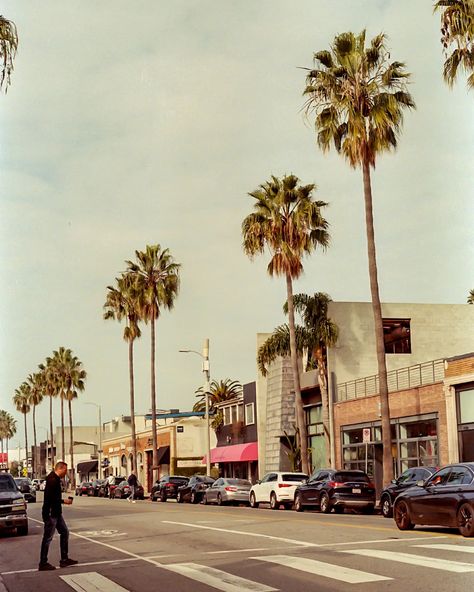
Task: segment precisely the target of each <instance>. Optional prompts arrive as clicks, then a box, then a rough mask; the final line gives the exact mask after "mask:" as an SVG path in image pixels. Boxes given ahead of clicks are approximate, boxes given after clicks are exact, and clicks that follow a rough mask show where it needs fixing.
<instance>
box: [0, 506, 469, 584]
mask: <svg viewBox="0 0 474 592" xmlns="http://www.w3.org/2000/svg"><path fill="white" fill-rule="evenodd" d="M28 513H29V516H30V534H29V535H28V536H26V537H18V536H7V535H4V534H2V535H0V592H5V589H6V590H7V591H8V592H24V591H25V592H26V591H28V592H32V591H33V590H34V592H71V591H72V590H76V591H82V592H92V591H94V592H124V591H125V592H127V591H128V592H148V591H150V592H156V591H167V592H181V591H186V592H187V591H192V592H212V591H213V590H216V589H217V590H222V591H224V592H247V591H252V592H272V591H273V590H275V591H276V590H281V591H290V592H300V591H312V590H317V591H318V592H324V591H336V590H337V591H340V590H344V591H346V590H351V589H353V590H354V591H355V592H356V591H358V590H364V592H378V591H379V590H390V591H403V592H415V591H420V592H425V591H428V590H429V591H430V592H434V591H441V590H442V591H443V592H461V591H462V592H466V591H467V590H470V589H472V587H473V584H474V539H464V538H463V537H461V536H460V535H458V534H457V533H456V532H455V531H452V530H451V531H450V530H446V529H434V528H424V529H422V528H419V527H417V528H416V529H415V530H413V531H411V532H400V531H399V530H398V529H397V528H396V526H395V524H394V522H393V521H392V520H387V519H385V518H383V517H381V516H362V515H357V514H347V513H346V514H343V515H336V514H330V515H324V514H320V513H318V512H305V513H301V514H298V513H296V512H294V511H288V510H283V509H281V510H278V511H273V510H270V509H269V508H268V509H267V508H265V507H260V508H259V509H251V508H246V507H215V506H203V505H201V504H199V505H191V504H177V503H176V502H174V501H169V502H167V503H160V502H157V503H152V502H150V501H137V503H136V504H131V503H129V502H127V501H126V500H108V499H102V498H87V497H76V498H75V499H74V503H73V505H72V506H69V507H67V506H64V516H65V519H66V522H67V523H68V525H69V528H70V531H71V536H70V556H71V557H73V558H74V559H78V560H79V561H80V564H79V565H78V566H76V567H73V568H64V569H59V568H58V569H57V570H56V571H53V572H38V571H37V565H38V555H39V548H40V543H41V535H42V523H41V503H36V504H30V506H29V508H28ZM49 559H50V562H51V563H53V564H54V565H59V540H58V535H56V536H55V539H54V541H53V544H52V545H51V549H50V557H49Z"/></svg>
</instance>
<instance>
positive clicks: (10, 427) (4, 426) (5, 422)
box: [0, 409, 16, 456]
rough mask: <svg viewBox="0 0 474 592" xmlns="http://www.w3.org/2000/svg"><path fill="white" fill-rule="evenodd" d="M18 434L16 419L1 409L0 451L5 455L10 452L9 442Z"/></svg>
mask: <svg viewBox="0 0 474 592" xmlns="http://www.w3.org/2000/svg"><path fill="white" fill-rule="evenodd" d="M15 434H16V419H15V418H14V417H13V416H12V415H11V414H10V413H8V411H5V409H0V451H1V453H2V456H3V454H4V453H5V451H8V441H9V440H11V439H12V438H13V436H14V435H15Z"/></svg>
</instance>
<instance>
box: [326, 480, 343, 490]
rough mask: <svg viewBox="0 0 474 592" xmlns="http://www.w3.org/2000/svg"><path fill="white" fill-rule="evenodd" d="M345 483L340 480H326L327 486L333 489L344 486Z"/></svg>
mask: <svg viewBox="0 0 474 592" xmlns="http://www.w3.org/2000/svg"><path fill="white" fill-rule="evenodd" d="M344 485H345V483H341V482H340V481H328V487H332V488H333V489H334V488H336V487H344Z"/></svg>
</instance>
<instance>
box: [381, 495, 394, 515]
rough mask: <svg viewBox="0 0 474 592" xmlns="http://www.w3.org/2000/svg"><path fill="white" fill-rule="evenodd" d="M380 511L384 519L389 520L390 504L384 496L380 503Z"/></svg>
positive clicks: (390, 513)
mask: <svg viewBox="0 0 474 592" xmlns="http://www.w3.org/2000/svg"><path fill="white" fill-rule="evenodd" d="M380 509H381V511H382V516H383V517H384V518H391V517H392V515H393V511H392V503H391V501H390V497H389V496H388V495H384V496H383V497H382V499H381V501H380Z"/></svg>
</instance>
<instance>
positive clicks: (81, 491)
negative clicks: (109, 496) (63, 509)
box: [76, 481, 92, 495]
mask: <svg viewBox="0 0 474 592" xmlns="http://www.w3.org/2000/svg"><path fill="white" fill-rule="evenodd" d="M91 485H92V484H91V482H90V481H83V482H82V483H79V485H76V495H87V493H88V491H89V487H90V486H91Z"/></svg>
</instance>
